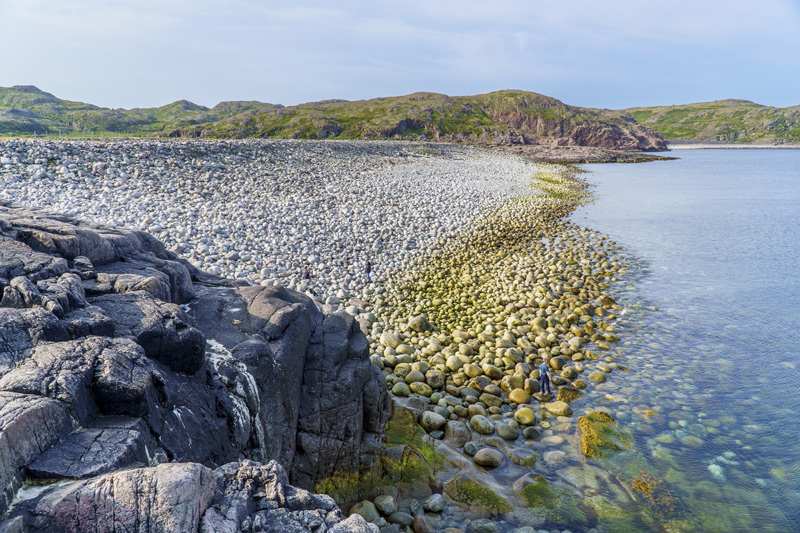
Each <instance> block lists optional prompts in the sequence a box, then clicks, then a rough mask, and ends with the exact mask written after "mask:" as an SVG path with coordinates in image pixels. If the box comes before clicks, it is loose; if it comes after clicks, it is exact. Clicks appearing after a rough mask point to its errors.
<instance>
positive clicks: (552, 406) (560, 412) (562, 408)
mask: <svg viewBox="0 0 800 533" xmlns="http://www.w3.org/2000/svg"><path fill="white" fill-rule="evenodd" d="M544 407H545V409H547V410H548V411H549V412H551V413H552V414H554V415H556V416H572V408H571V407H570V406H569V404H568V403H567V402H559V401H555V402H549V403H546V404H544Z"/></svg>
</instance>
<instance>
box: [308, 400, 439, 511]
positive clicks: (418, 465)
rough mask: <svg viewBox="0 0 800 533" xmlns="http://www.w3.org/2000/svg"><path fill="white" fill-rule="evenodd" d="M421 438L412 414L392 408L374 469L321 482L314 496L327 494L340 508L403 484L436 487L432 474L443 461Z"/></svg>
mask: <svg viewBox="0 0 800 533" xmlns="http://www.w3.org/2000/svg"><path fill="white" fill-rule="evenodd" d="M424 435H425V430H423V429H422V428H421V427H420V426H419V424H417V423H416V419H415V417H414V414H413V412H412V411H409V410H407V409H402V408H395V409H394V412H393V413H392V417H391V418H390V419H389V422H388V424H387V425H386V440H385V444H386V447H387V449H386V453H384V455H383V456H382V457H381V458H380V461H379V463H378V464H377V465H375V467H374V468H364V469H363V470H362V471H360V472H341V473H337V474H334V475H333V476H331V477H329V478H326V479H323V480H322V481H320V482H319V483H317V485H316V486H315V487H314V492H319V493H324V494H328V495H329V496H331V497H333V499H335V500H336V502H337V503H338V504H339V505H340V506H341V507H343V508H348V507H349V506H350V504H352V503H355V502H356V501H358V500H362V499H372V498H374V497H375V496H377V495H378V494H382V493H385V492H386V491H387V490H388V491H391V490H396V489H397V487H399V486H401V485H402V484H404V483H419V482H421V483H427V484H429V485H436V484H437V483H438V481H437V480H436V472H437V471H439V470H440V469H442V468H443V467H445V466H446V464H447V462H446V460H445V458H444V457H443V456H442V455H441V454H440V453H439V452H437V451H436V450H435V449H434V447H433V446H431V445H430V444H427V443H426V442H424V441H423V439H422V437H423V436H424Z"/></svg>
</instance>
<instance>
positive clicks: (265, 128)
mask: <svg viewBox="0 0 800 533" xmlns="http://www.w3.org/2000/svg"><path fill="white" fill-rule="evenodd" d="M53 133H60V134H69V135H73V136H74V135H76V134H77V135H95V136H99V135H101V134H106V135H108V134H123V135H165V136H174V137H212V138H245V137H266V138H293V139H326V138H341V139H409V140H432V141H444V142H455V143H467V144H479V145H484V146H514V145H540V146H586V147H595V148H604V149H614V150H636V151H646V150H664V149H666V145H665V143H664V140H663V138H662V137H661V136H660V135H659V134H658V133H656V132H655V131H654V130H652V129H650V128H648V127H645V126H641V125H639V124H637V123H636V120H635V119H634V118H633V117H632V116H631V115H630V114H628V113H625V112H620V111H610V110H597V109H586V108H581V107H575V106H570V105H566V104H564V103H563V102H561V101H559V100H556V99H555V98H550V97H547V96H543V95H540V94H536V93H531V92H524V91H497V92H493V93H489V94H483V95H477V96H458V97H451V96H447V95H444V94H436V93H415V94H411V95H407V96H398V97H392V98H375V99H372V100H361V101H356V102H348V101H344V100H326V101H322V102H313V103H307V104H301V105H297V106H291V107H284V106H281V105H273V104H265V103H261V102H223V103H220V104H218V105H216V106H214V107H213V108H206V107H203V106H199V105H196V104H193V103H191V102H187V101H185V100H181V101H178V102H174V103H172V104H169V105H166V106H162V107H158V108H151V109H131V110H125V109H107V108H101V107H97V106H93V105H89V104H82V103H79V102H70V101H66V100H61V99H58V98H56V97H55V96H53V95H52V94H49V93H46V92H44V91H41V90H39V89H37V88H36V87H32V86H15V87H11V88H0V135H9V136H16V135H33V134H38V135H42V134H53Z"/></svg>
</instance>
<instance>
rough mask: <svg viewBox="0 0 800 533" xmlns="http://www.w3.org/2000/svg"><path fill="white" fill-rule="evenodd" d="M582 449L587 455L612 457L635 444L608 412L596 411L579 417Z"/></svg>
mask: <svg viewBox="0 0 800 533" xmlns="http://www.w3.org/2000/svg"><path fill="white" fill-rule="evenodd" d="M578 427H580V430H581V451H582V452H583V455H585V456H586V457H612V456H614V455H616V454H617V453H619V452H621V451H624V450H627V449H628V448H630V447H631V445H632V444H633V441H632V439H631V436H630V435H629V434H628V433H626V432H624V431H623V430H621V429H619V427H618V426H617V423H616V422H615V421H614V419H613V418H612V417H611V415H609V414H608V413H605V412H603V411H594V412H592V413H589V414H588V415H586V416H582V417H580V418H579V419H578Z"/></svg>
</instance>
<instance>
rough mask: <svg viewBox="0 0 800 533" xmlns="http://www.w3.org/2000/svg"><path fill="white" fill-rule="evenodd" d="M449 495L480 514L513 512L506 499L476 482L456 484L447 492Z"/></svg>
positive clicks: (467, 481)
mask: <svg viewBox="0 0 800 533" xmlns="http://www.w3.org/2000/svg"><path fill="white" fill-rule="evenodd" d="M446 490H447V489H446ZM447 495H448V496H450V497H451V498H452V499H453V500H454V501H457V502H459V503H462V504H464V505H467V506H469V508H470V510H471V511H472V512H475V513H479V514H488V515H501V514H505V513H510V512H511V511H512V508H511V504H509V503H508V501H507V500H506V499H505V498H503V497H502V496H500V495H498V494H496V493H495V492H494V491H493V490H492V489H490V488H487V487H484V486H481V485H479V484H477V483H475V482H474V481H469V480H465V481H463V482H461V483H457V484H455V485H454V486H453V488H452V489H451V490H448V491H447Z"/></svg>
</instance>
